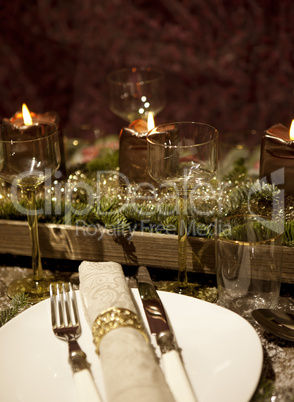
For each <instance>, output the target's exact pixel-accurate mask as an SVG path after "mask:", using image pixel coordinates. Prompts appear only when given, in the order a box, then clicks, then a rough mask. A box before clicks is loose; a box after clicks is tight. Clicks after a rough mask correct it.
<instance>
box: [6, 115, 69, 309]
mask: <svg viewBox="0 0 294 402" xmlns="http://www.w3.org/2000/svg"><path fill="white" fill-rule="evenodd" d="M60 160H61V156H60V149H59V137H58V129H57V127H56V126H55V125H54V124H51V123H37V124H33V125H28V126H22V127H16V126H14V125H11V124H2V125H1V126H0V178H2V179H3V180H5V181H6V182H8V183H10V184H11V199H12V201H13V204H14V207H15V208H16V209H17V208H19V207H21V211H20V212H23V211H24V208H25V211H26V212H27V218H28V225H29V231H30V238H31V243H32V269H33V274H32V275H31V276H29V277H26V278H23V279H21V280H17V281H14V282H12V283H11V284H10V286H9V287H8V291H7V294H8V296H9V297H11V298H12V297H13V296H14V295H16V294H17V293H21V292H24V293H27V294H28V296H29V298H30V302H31V303H35V302H37V301H39V300H42V299H44V298H46V297H48V296H49V284H50V282H51V281H53V280H54V277H53V276H52V275H46V274H45V273H44V272H43V269H42V263H41V254H40V246H39V236H38V218H37V211H36V194H35V193H36V188H37V187H38V186H39V185H40V184H42V183H43V182H45V180H46V179H49V178H50V177H51V176H52V175H53V174H54V173H55V172H56V171H57V169H58V168H59V165H60ZM17 188H19V189H20V190H21V193H22V195H23V197H24V202H25V204H24V206H23V205H20V204H19V203H18V201H17V194H18V192H17Z"/></svg>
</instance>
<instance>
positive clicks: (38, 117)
mask: <svg viewBox="0 0 294 402" xmlns="http://www.w3.org/2000/svg"><path fill="white" fill-rule="evenodd" d="M3 123H9V124H13V125H15V126H18V127H22V126H25V125H29V124H38V123H52V124H55V125H56V127H57V129H58V135H59V147H60V154H61V163H60V168H59V170H60V171H61V172H62V174H63V175H65V174H66V168H65V156H64V143H63V133H62V130H61V127H60V117H59V115H58V114H57V113H56V112H46V113H40V114H38V113H34V112H31V111H29V109H28V108H27V106H26V105H25V104H23V105H22V111H21V112H16V113H15V114H14V115H13V116H12V117H10V118H4V119H3Z"/></svg>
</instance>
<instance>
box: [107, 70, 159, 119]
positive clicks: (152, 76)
mask: <svg viewBox="0 0 294 402" xmlns="http://www.w3.org/2000/svg"><path fill="white" fill-rule="evenodd" d="M107 81H108V85H109V93H110V109H111V111H112V112H113V113H114V114H116V115H117V116H119V117H120V118H122V119H123V120H126V121H128V122H132V121H134V120H137V119H142V120H147V117H148V114H149V112H152V114H153V116H156V115H157V114H158V113H159V112H161V110H162V109H163V108H164V106H165V86H164V73H163V71H161V70H160V69H158V68H153V67H132V68H123V69H121V70H118V71H114V72H112V73H110V74H109V75H108V76H107Z"/></svg>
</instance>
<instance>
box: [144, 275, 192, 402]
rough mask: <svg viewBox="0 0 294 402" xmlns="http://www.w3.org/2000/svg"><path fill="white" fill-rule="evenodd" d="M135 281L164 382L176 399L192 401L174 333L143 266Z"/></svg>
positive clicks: (179, 401) (182, 401)
mask: <svg viewBox="0 0 294 402" xmlns="http://www.w3.org/2000/svg"><path fill="white" fill-rule="evenodd" d="M136 279H137V285H138V290H139V293H140V298H141V301H142V304H143V308H144V312H145V315H146V318H147V321H148V325H149V328H150V332H151V334H154V335H155V336H156V342H157V344H158V346H159V348H160V351H161V362H162V367H163V372H164V375H165V379H166V382H167V384H168V385H169V387H170V390H171V392H172V394H173V396H174V399H175V401H176V402H196V401H197V399H196V396H195V394H194V391H193V389H192V386H191V383H190V381H189V378H188V375H187V373H186V370H185V368H184V365H183V361H182V359H181V356H180V352H179V349H178V346H177V344H176V340H175V337H174V334H173V332H172V330H171V327H170V325H169V322H168V318H167V315H166V312H165V309H164V306H163V304H162V302H161V300H160V297H159V295H158V293H157V291H156V289H155V286H154V285H153V283H152V280H151V277H150V275H149V271H148V269H147V268H146V267H139V268H138V271H137V274H136Z"/></svg>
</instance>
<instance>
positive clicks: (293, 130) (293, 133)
mask: <svg viewBox="0 0 294 402" xmlns="http://www.w3.org/2000/svg"><path fill="white" fill-rule="evenodd" d="M290 140H292V141H293V140H294V120H292V123H291V126H290Z"/></svg>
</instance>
